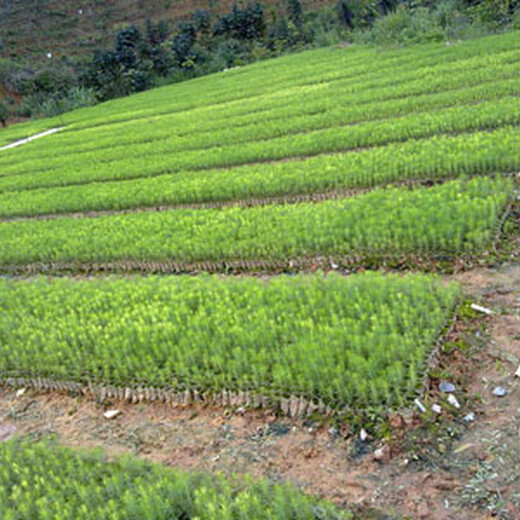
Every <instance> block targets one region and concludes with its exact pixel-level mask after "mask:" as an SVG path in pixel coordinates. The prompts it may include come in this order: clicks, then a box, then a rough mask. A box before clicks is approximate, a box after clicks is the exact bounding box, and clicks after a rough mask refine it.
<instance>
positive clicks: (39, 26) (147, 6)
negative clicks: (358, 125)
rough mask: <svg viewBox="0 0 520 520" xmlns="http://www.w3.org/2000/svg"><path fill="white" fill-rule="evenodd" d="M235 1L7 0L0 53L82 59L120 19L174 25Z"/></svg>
mask: <svg viewBox="0 0 520 520" xmlns="http://www.w3.org/2000/svg"><path fill="white" fill-rule="evenodd" d="M327 3H330V2H329V0H304V2H303V5H304V7H305V9H312V8H317V7H321V6H323V5H327ZM232 5H233V0H218V1H215V0H193V1H185V0H173V1H172V0H149V1H146V2H145V1H142V0H115V1H111V2H102V1H92V0H89V1H86V2H85V1H82V0H69V1H64V0H43V1H35V0H9V1H7V2H4V3H3V4H2V6H0V38H1V39H2V41H3V51H2V52H1V53H0V56H4V57H9V58H15V59H18V60H21V61H24V60H26V59H29V60H30V61H41V60H46V59H47V58H46V54H47V53H48V52H51V53H52V54H53V56H54V58H55V59H60V58H64V59H67V58H70V57H82V56H87V55H90V54H91V53H92V50H93V49H94V48H95V47H97V46H103V45H107V44H108V43H109V42H110V41H111V39H112V37H113V32H114V28H115V27H117V25H118V24H122V23H135V24H139V25H143V24H144V23H145V22H146V19H147V18H150V19H152V20H154V21H158V20H166V21H169V22H172V24H173V23H175V22H178V21H179V20H182V19H185V18H187V17H189V15H191V14H192V13H193V12H195V11H196V10H197V9H201V10H206V11H209V12H211V13H214V14H222V13H226V12H229V11H230V9H231V7H232ZM262 5H264V6H265V8H266V11H267V12H268V13H269V11H270V10H271V9H274V10H284V9H285V7H284V6H283V4H280V2H274V1H273V0H265V1H264V2H262Z"/></svg>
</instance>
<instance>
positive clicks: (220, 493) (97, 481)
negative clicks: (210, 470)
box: [0, 441, 352, 520]
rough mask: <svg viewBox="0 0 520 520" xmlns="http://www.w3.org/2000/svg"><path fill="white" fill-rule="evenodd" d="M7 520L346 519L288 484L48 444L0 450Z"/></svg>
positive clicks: (13, 444) (15, 444)
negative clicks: (190, 470) (191, 470)
mask: <svg viewBox="0 0 520 520" xmlns="http://www.w3.org/2000/svg"><path fill="white" fill-rule="evenodd" d="M0 510H1V511H2V518H3V519H4V520H35V519H46V520H76V519H79V518H81V519H82V520H105V519H110V520H123V519H124V520H128V519H140V520H144V519H148V520H191V519H193V520H241V519H244V518H250V519H255V520H278V519H279V520H342V519H343V520H347V519H350V518H352V517H351V515H350V513H348V512H347V511H342V510H339V509H336V508H335V507H333V506H332V505H331V504H328V503H326V502H319V501H317V500H313V499H311V498H308V497H306V496H305V495H303V494H301V493H299V492H297V491H296V490H295V489H293V488H291V487H289V486H286V485H275V484H272V483H270V482H268V481H258V482H256V481H253V480H252V479H250V478H247V477H246V478H244V477H242V478H239V477H234V478H232V479H225V478H224V477H222V476H213V475H204V474H198V473H183V472H181V471H176V470H173V469H170V468H166V467H162V466H159V465H157V464H150V463H148V462H145V461H142V460H139V459H134V458H131V457H123V458H120V459H117V460H115V461H110V462H109V461H108V460H107V457H106V456H105V455H103V453H102V452H101V451H90V452H89V451H72V450H70V449H67V448H63V447H60V446H57V445H55V444H53V443H51V442H49V441H47V442H40V443H36V444H35V443H32V442H29V441H10V442H7V443H3V444H2V445H1V446H0Z"/></svg>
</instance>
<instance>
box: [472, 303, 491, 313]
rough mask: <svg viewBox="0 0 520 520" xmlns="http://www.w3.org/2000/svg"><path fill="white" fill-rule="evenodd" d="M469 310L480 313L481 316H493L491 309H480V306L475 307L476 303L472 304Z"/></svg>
mask: <svg viewBox="0 0 520 520" xmlns="http://www.w3.org/2000/svg"><path fill="white" fill-rule="evenodd" d="M471 308H472V309H473V310H474V311H477V312H482V313H483V314H487V315H488V316H492V315H493V314H495V313H494V312H493V311H492V310H491V309H487V308H486V307H482V306H481V305H477V304H476V303H472V304H471Z"/></svg>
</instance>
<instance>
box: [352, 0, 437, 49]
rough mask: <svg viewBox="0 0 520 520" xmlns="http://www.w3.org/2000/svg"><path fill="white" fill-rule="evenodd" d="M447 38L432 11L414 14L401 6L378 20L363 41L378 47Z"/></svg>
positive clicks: (417, 11)
mask: <svg viewBox="0 0 520 520" xmlns="http://www.w3.org/2000/svg"><path fill="white" fill-rule="evenodd" d="M445 38H446V32H445V31H443V29H442V28H441V27H440V26H439V25H438V23H437V19H436V17H435V15H434V14H433V13H432V12H431V11H429V10H428V9H425V8H420V9H416V10H414V11H413V12H412V11H410V10H409V9H407V8H405V7H404V6H400V7H399V8H398V9H397V10H396V11H394V12H392V13H390V14H388V15H387V16H384V17H382V18H378V19H377V20H376V21H375V22H374V25H373V27H372V28H371V30H370V31H367V32H365V33H363V34H362V36H361V41H369V42H372V43H376V44H377V45H409V44H415V43H427V42H439V41H443V40H444V39H445Z"/></svg>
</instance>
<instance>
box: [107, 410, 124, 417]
mask: <svg viewBox="0 0 520 520" xmlns="http://www.w3.org/2000/svg"><path fill="white" fill-rule="evenodd" d="M120 414H121V410H107V411H106V412H105V413H104V414H103V417H104V418H105V419H114V418H115V417H117V416H118V415H120Z"/></svg>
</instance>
